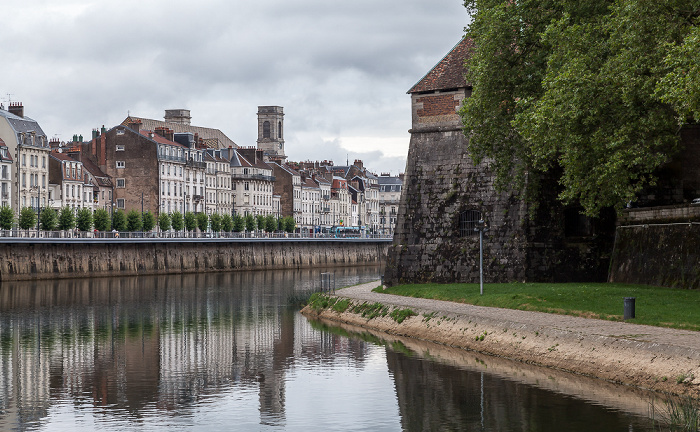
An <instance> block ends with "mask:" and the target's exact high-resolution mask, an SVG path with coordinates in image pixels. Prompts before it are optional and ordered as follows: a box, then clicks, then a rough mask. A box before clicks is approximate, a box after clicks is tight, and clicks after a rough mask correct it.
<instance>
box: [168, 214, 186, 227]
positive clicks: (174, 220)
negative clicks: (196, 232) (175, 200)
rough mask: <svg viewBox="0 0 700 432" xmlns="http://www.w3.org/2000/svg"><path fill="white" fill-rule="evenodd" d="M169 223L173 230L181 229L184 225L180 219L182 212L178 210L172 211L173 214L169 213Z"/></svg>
mask: <svg viewBox="0 0 700 432" xmlns="http://www.w3.org/2000/svg"><path fill="white" fill-rule="evenodd" d="M170 224H171V225H172V226H173V229H174V230H175V231H182V229H183V228H184V227H185V225H184V220H183V219H182V213H180V212H179V211H175V212H173V214H171V215H170Z"/></svg>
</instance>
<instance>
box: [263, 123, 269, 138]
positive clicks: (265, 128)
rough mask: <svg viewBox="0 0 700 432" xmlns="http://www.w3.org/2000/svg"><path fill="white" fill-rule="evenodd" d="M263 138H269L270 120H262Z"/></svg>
mask: <svg viewBox="0 0 700 432" xmlns="http://www.w3.org/2000/svg"><path fill="white" fill-rule="evenodd" d="M263 138H270V122H269V121H264V122H263Z"/></svg>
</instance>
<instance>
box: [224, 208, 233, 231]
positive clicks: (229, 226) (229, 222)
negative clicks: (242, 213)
mask: <svg viewBox="0 0 700 432" xmlns="http://www.w3.org/2000/svg"><path fill="white" fill-rule="evenodd" d="M221 230H222V231H224V232H231V231H233V218H232V217H231V215H230V214H228V213H226V214H225V215H223V216H221Z"/></svg>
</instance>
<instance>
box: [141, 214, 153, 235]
mask: <svg viewBox="0 0 700 432" xmlns="http://www.w3.org/2000/svg"><path fill="white" fill-rule="evenodd" d="M141 222H142V225H143V227H142V229H143V230H144V231H146V232H149V231H153V228H155V226H156V217H155V216H154V215H153V213H151V212H150V211H146V212H144V213H143V214H142V215H141Z"/></svg>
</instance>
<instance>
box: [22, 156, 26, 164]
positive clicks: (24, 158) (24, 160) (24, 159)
mask: <svg viewBox="0 0 700 432" xmlns="http://www.w3.org/2000/svg"><path fill="white" fill-rule="evenodd" d="M22 166H27V155H26V154H23V155H22Z"/></svg>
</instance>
